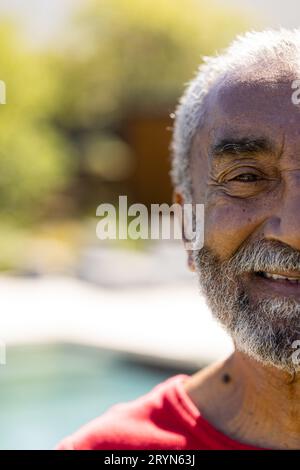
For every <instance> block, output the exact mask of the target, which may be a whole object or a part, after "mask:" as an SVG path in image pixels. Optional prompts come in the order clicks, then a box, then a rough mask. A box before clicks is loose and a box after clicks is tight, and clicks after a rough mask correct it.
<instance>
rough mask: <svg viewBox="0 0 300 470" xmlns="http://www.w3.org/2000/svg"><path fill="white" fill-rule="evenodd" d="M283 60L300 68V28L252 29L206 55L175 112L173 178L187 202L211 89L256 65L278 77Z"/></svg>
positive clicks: (265, 72) (172, 146)
mask: <svg viewBox="0 0 300 470" xmlns="http://www.w3.org/2000/svg"><path fill="white" fill-rule="evenodd" d="M279 63H284V64H285V65H287V66H288V67H291V68H292V67H294V66H298V68H299V71H300V29H294V30H287V29H279V30H266V31H260V32H256V31H252V32H248V33H246V34H244V35H242V36H238V37H237V38H236V39H235V40H234V41H233V42H232V43H231V45H230V46H229V47H228V48H227V49H226V50H225V51H224V52H223V54H222V55H216V56H213V57H204V58H203V63H202V64H201V65H200V67H199V68H198V70H197V73H196V76H195V77H194V79H193V80H192V81H191V82H189V83H188V84H187V87H186V89H185V92H184V94H183V96H182V97H181V99H180V100H179V104H178V106H177V108H176V111H175V114H174V116H175V122H174V129H173V140H172V144H171V151H172V169H171V178H172V181H173V186H174V188H175V189H176V190H177V191H180V192H181V193H182V194H183V196H184V198H185V202H192V181H191V174H190V171H189V166H190V153H191V147H192V143H193V139H194V137H195V135H196V132H197V131H198V130H199V129H200V128H201V125H202V123H203V121H204V118H205V112H206V108H205V98H206V96H207V95H208V94H209V92H210V90H211V89H212V88H213V86H214V85H216V83H217V82H219V81H220V80H223V79H225V78H227V79H228V78H229V80H230V79H232V78H233V75H234V73H237V74H239V73H241V71H243V72H244V71H245V70H248V69H250V68H253V67H256V68H258V69H259V70H260V71H262V74H263V76H264V77H265V76H266V75H267V74H268V73H270V76H271V75H272V76H273V77H274V75H275V74H276V71H277V70H278V64H279Z"/></svg>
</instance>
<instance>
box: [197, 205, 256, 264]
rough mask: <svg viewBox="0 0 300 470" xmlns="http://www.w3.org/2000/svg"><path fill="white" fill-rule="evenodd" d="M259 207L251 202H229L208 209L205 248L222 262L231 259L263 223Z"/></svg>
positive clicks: (206, 212)
mask: <svg viewBox="0 0 300 470" xmlns="http://www.w3.org/2000/svg"><path fill="white" fill-rule="evenodd" d="M258 207H259V206H258V204H254V203H249V200H248V201H247V202H245V201H234V202H233V201H227V202H223V203H218V204H215V205H210V206H208V207H206V210H205V227H204V234H205V235H204V236H205V241H204V244H205V246H206V247H207V248H210V249H212V250H213V251H214V252H215V253H216V254H217V255H218V256H219V257H220V259H221V260H226V259H228V258H230V257H231V256H232V255H233V254H234V253H235V251H236V250H238V249H239V247H240V246H241V244H242V243H243V242H244V241H245V240H246V239H247V238H248V237H250V236H251V235H253V233H254V232H255V231H256V230H257V229H258V227H259V226H260V225H261V223H262V222H263V220H264V218H265V216H264V214H263V213H262V210H258Z"/></svg>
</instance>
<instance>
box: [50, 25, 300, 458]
mask: <svg viewBox="0 0 300 470" xmlns="http://www.w3.org/2000/svg"><path fill="white" fill-rule="evenodd" d="M299 78H300V30H299V31H297V30H295V31H286V30H280V31H265V32H258V33H249V34H246V35H245V36H243V37H239V38H238V39H237V40H236V41H235V42H234V43H233V44H232V45H231V46H230V47H229V48H228V49H227V50H226V51H225V52H224V53H223V55H220V56H217V57H213V58H209V59H206V60H205V62H204V64H203V65H201V67H200V68H199V71H198V73H197V75H196V77H195V79H194V80H193V81H192V82H191V83H190V84H189V86H188V88H187V90H186V92H185V94H184V96H183V98H182V99H181V101H180V105H179V107H178V109H177V112H176V119H175V127H174V138H173V168H172V177H173V181H174V186H175V198H176V201H177V202H180V203H181V204H184V203H186V202H188V203H191V202H192V203H199V204H204V207H205V227H204V234H205V237H204V246H203V247H202V248H201V249H198V250H193V251H191V250H189V251H188V259H189V265H190V267H191V269H193V270H195V271H196V272H197V273H198V277H199V282H200V286H201V290H202V292H203V294H204V295H205V297H206V299H207V302H208V305H209V306H210V308H211V311H212V313H213V315H214V317H216V318H217V319H218V320H219V321H220V323H221V324H222V325H223V326H224V327H225V328H226V330H227V331H228V332H229V333H230V334H231V336H232V338H233V341H234V345H235V352H234V353H233V354H232V356H231V357H229V358H228V359H226V360H224V361H222V362H220V363H217V364H213V365H211V366H209V367H208V368H206V369H204V370H201V371H199V372H198V373H196V374H195V375H193V376H188V375H185V374H182V375H176V376H175V377H171V378H170V379H169V380H167V381H166V382H164V383H162V384H160V385H158V386H157V387H155V388H154V389H153V390H152V391H150V392H149V393H148V394H147V395H145V396H143V397H141V398H139V399H138V400H136V401H132V402H130V403H127V404H120V405H117V406H115V407H113V408H111V409H110V410H109V411H108V412H107V413H105V414H104V415H103V416H101V417H100V418H97V419H96V420H95V421H93V422H92V423H90V424H88V425H87V426H85V427H83V428H82V429H81V430H79V431H78V432H77V433H75V434H74V435H73V436H71V437H69V438H66V439H65V440H64V441H62V443H61V444H59V445H58V447H57V448H58V449H299V448H300V383H299V377H300V373H299V363H300V354H298V351H297V348H299V345H300V341H299V340H300V107H299V106H298V105H297V100H295V99H294V98H295V93H296V92H297V89H296V88H297V82H296V80H298V79H299ZM295 90H296V91H295ZM162 314H163V312H162ZM298 342H299V343H298Z"/></svg>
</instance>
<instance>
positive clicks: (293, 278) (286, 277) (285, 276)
mask: <svg viewBox="0 0 300 470" xmlns="http://www.w3.org/2000/svg"><path fill="white" fill-rule="evenodd" d="M257 274H258V275H261V276H262V277H264V278H267V279H272V280H273V281H280V280H284V281H289V282H292V283H294V284H297V283H299V282H300V274H298V273H297V274H296V273H295V274H294V275H293V276H291V275H288V274H285V273H282V274H277V273H270V272H266V271H261V272H259V273H257Z"/></svg>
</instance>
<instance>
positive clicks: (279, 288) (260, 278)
mask: <svg viewBox="0 0 300 470" xmlns="http://www.w3.org/2000/svg"><path fill="white" fill-rule="evenodd" d="M251 278H252V280H253V281H254V285H255V286H256V289H257V290H258V291H259V292H260V293H261V294H260V295H263V296H265V295H266V294H268V293H270V294H274V295H277V296H283V297H289V296H296V297H297V298H300V272H296V271H295V272H280V273H279V272H268V271H259V272H254V273H252V276H251Z"/></svg>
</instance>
